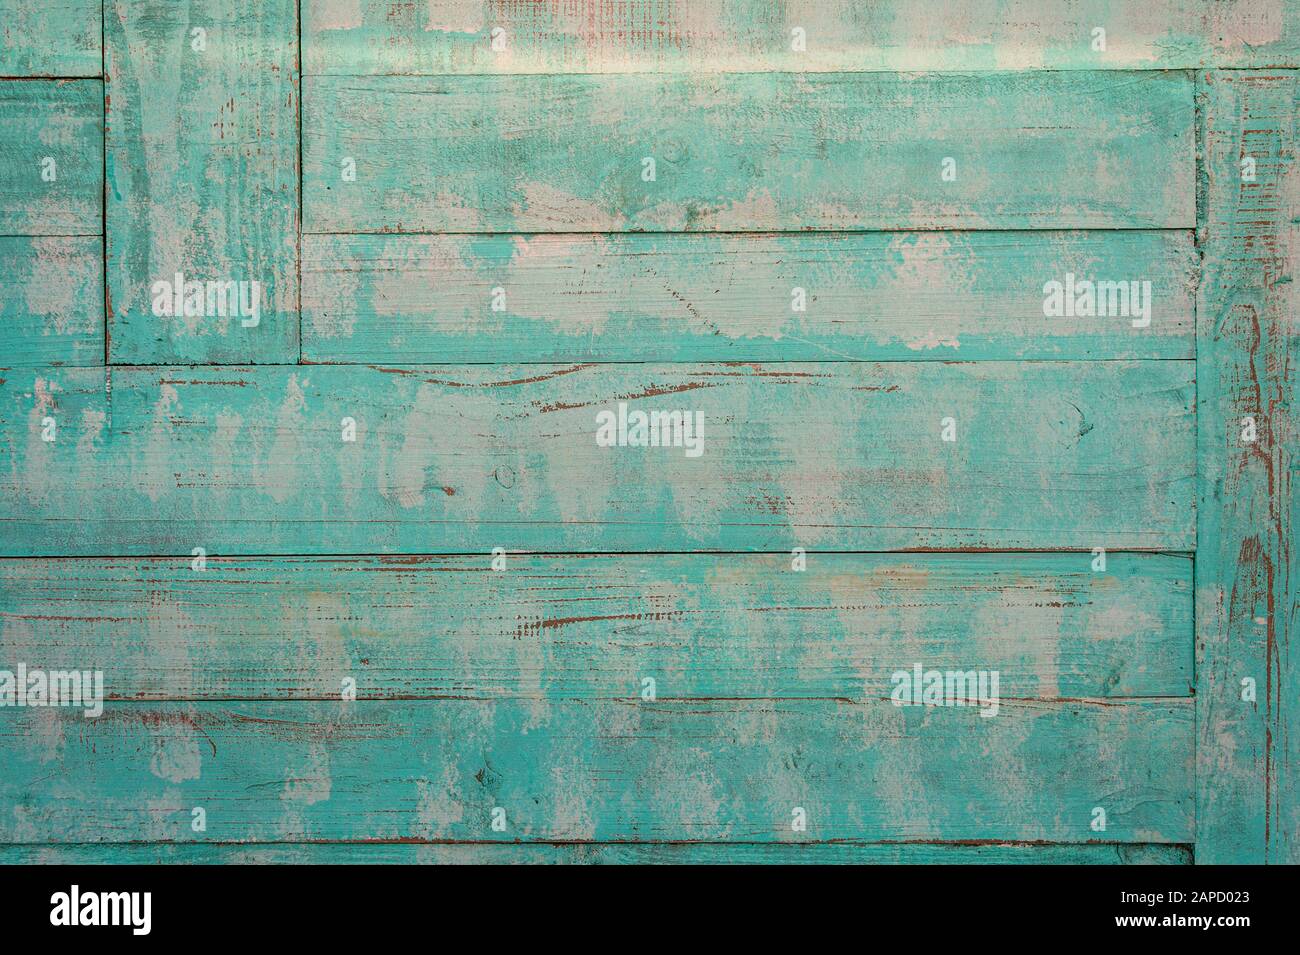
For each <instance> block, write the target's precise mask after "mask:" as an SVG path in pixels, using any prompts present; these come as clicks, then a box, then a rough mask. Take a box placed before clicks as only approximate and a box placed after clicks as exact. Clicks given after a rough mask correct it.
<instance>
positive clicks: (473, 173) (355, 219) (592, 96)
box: [303, 73, 1195, 232]
mask: <svg viewBox="0 0 1300 955" xmlns="http://www.w3.org/2000/svg"><path fill="white" fill-rule="evenodd" d="M1194 125H1195V124H1194V117H1193V97H1192V83H1191V80H1190V78H1189V77H1188V76H1187V75H1186V74H1183V73H1109V74H1095V73H1094V74H1085V75H1080V74H1075V73H1038V74H1033V73H1020V74H1016V73H1011V74H953V75H949V74H929V75H911V76H908V75H892V74H864V73H839V74H779V73H774V74H728V75H725V76H724V75H715V76H707V75H696V76H674V75H662V74H656V75H649V76H639V75H624V76H479V77H474V76H467V77H434V78H422V77H332V76H321V77H312V78H311V80H310V81H309V82H308V83H307V85H306V89H305V91H304V102H303V223H304V229H305V231H307V232H442V231H450V232H503V231H504V232H513V231H518V232H623V231H668V232H673V231H681V230H686V231H692V232H710V231H745V232H764V231H772V230H807V229H871V228H902V229H906V228H923V229H945V228H948V229H951V228H961V229H980V228H998V229H1051V228H1084V227H1088V228H1109V227H1123V228H1146V227H1168V228H1183V227H1187V226H1190V225H1192V224H1193V222H1194V220H1195V188H1194V172H1195V166H1194V162H1195V155H1194V144H1193V138H1194V137H1193V132H1194ZM1082 144H1086V146H1087V148H1081V147H1082ZM647 157H650V158H653V159H654V160H655V164H656V165H655V181H653V182H647V181H643V178H642V176H643V171H644V168H645V167H644V166H643V160H644V159H645V158H647ZM945 157H951V158H954V159H956V161H957V179H956V181H952V182H945V181H943V180H942V179H941V168H942V162H943V159H944V158H945ZM346 159H353V160H355V162H356V167H357V169H356V181H355V182H350V181H345V180H344V178H343V173H344V169H343V165H342V164H343V162H344V161H345V160H346ZM1153 169H1158V170H1160V175H1159V176H1158V177H1157V178H1155V179H1154V180H1153V179H1152V177H1151V176H1150V175H1148V171H1149V170H1153Z"/></svg>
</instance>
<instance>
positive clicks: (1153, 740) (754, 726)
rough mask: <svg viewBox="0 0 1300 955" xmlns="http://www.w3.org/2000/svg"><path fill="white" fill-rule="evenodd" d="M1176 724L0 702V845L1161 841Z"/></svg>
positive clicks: (1174, 804)
mask: <svg viewBox="0 0 1300 955" xmlns="http://www.w3.org/2000/svg"><path fill="white" fill-rule="evenodd" d="M1192 722H1193V721H1192V704H1191V701H1190V700H1177V701H1143V702H1128V703H1113V702H1109V703H1086V702H1071V703H1042V702H1034V703H1023V704H1009V703H1004V704H1003V705H1002V707H1001V709H1000V710H999V712H998V715H997V716H995V717H993V718H991V719H986V718H984V717H982V716H981V715H980V714H979V712H978V711H977V710H975V709H972V708H969V707H934V706H894V705H893V704H891V703H889V702H883V701H878V702H874V703H868V704H860V703H845V702H836V701H824V700H788V701H779V702H773V701H751V700H691V701H677V702H665V701H662V700H660V701H657V702H643V701H636V702H630V701H629V702H611V701H604V702H587V703H577V702H568V703H550V702H538V701H528V700H499V701H472V700H438V701H434V702H427V701H426V702H412V701H398V702H386V701H385V702H356V703H315V702H290V703H268V702H260V703H258V702H249V703H234V704H217V703H170V704H141V703H116V704H113V703H110V704H108V706H107V708H106V709H105V711H104V713H103V714H102V715H101V716H100V717H99V718H98V719H96V720H88V719H85V718H84V717H83V716H82V714H81V713H80V711H76V712H74V711H71V710H69V709H66V708H50V707H43V708H41V707H38V708H31V707H19V708H8V709H3V710H0V754H2V755H0V760H3V763H2V764H0V765H2V766H3V769H4V772H2V773H0V841H4V842H50V841H60V842H123V841H139V840H142V839H143V840H148V841H176V842H202V841H206V840H208V839H213V840H219V841H223V842H229V841H262V842H264V841H297V840H317V839H325V840H355V839H403V838H416V839H453V840H469V839H472V840H482V841H493V840H496V841H502V842H515V841H523V842H528V841H536V840H540V841H556V840H570V839H573V840H596V841H610V840H617V841H662V840H674V841H676V840H707V841H717V840H736V841H752V842H777V841H795V842H797V841H800V840H803V839H808V840H812V841H833V840H836V839H856V840H864V841H881V840H896V839H897V840H917V839H927V840H928V839H941V840H948V841H952V840H964V839H978V840H991V841H999V840H1008V839H1010V840H1016V841H1026V840H1033V841H1049V842H1089V841H1092V840H1095V839H1097V838H1099V837H1100V838H1104V839H1105V840H1106V841H1107V842H1143V843H1150V842H1172V843H1180V844H1185V843H1187V842H1190V841H1191V835H1192V811H1191V803H1192V785H1193V783H1192V764H1193V745H1192V735H1193V726H1192ZM196 806H201V807H203V809H204V810H205V812H206V831H204V832H202V833H195V832H194V831H193V830H192V828H191V819H192V815H191V811H192V809H193V808H194V807H196ZM495 807H500V808H503V809H504V810H505V823H506V827H505V829H504V830H503V831H494V830H493V829H492V826H491V814H492V810H493V809H494V808H495ZM794 807H802V808H804V809H805V810H806V813H807V817H808V823H807V830H806V832H793V831H791V822H792V818H793V817H792V810H793V808H794ZM1097 807H1100V808H1102V809H1104V810H1106V829H1105V832H1104V834H1103V833H1100V832H1098V831H1095V830H1094V829H1093V828H1092V820H1093V818H1094V813H1093V810H1094V808H1097Z"/></svg>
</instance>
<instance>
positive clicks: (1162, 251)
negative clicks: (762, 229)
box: [302, 232, 1197, 364]
mask: <svg viewBox="0 0 1300 955" xmlns="http://www.w3.org/2000/svg"><path fill="white" fill-rule="evenodd" d="M1196 262H1197V260H1196V256H1195V251H1194V249H1193V246H1192V234H1191V232H1111V233H1107V232H1006V233H990V232H972V233H965V232H963V233H954V234H948V235H939V234H935V233H905V234H878V233H863V234H852V235H844V234H818V235H802V234H785V235H767V236H762V235H707V234H687V235H670V234H658V235H515V236H508V235H501V236H463V235H420V236H393V235H389V236H379V235H328V236H321V235H310V236H306V237H305V238H304V240H303V263H302V295H303V346H302V348H303V358H304V359H305V360H307V361H310V362H379V363H394V364H402V363H426V362H427V363H436V362H457V361H466V362H501V361H505V362H516V361H629V360H636V361H692V360H695V361H706V360H724V361H725V360H732V361H736V360H739V361H763V360H784V361H817V360H820V359H836V358H843V359H856V360H884V359H898V360H914V359H931V358H933V359H954V358H956V359H961V360H965V361H970V360H987V359H993V360H996V359H1026V358H1029V359H1043V358H1047V359H1113V358H1192V357H1194V356H1195V318H1194V315H1195V310H1194V291H1193V289H1194V268H1195V265H1196ZM1071 275H1074V276H1075V278H1076V280H1079V281H1087V282H1108V283H1111V285H1110V286H1107V295H1105V296H1103V298H1104V299H1105V302H1104V305H1103V308H1102V309H1101V310H1100V312H1101V313H1100V314H1099V315H1090V316H1086V317H1083V316H1075V315H1073V314H1071V315H1070V316H1064V315H1055V314H1054V315H1052V316H1051V317H1047V316H1045V315H1044V311H1045V304H1046V305H1047V310H1050V306H1051V304H1052V303H1050V302H1047V301H1046V300H1047V299H1048V298H1049V296H1047V295H1045V294H1044V291H1043V289H1044V286H1045V285H1046V284H1047V283H1050V282H1059V283H1062V284H1064V283H1066V282H1067V281H1068V280H1069V276H1071ZM1133 282H1136V283H1138V284H1137V289H1138V293H1139V295H1138V297H1136V298H1130V291H1131V288H1132V286H1131V285H1130V284H1128V283H1133ZM1143 282H1149V283H1150V286H1149V289H1148V287H1146V286H1144V285H1143V284H1142V283H1143ZM1115 283H1123V285H1122V288H1121V287H1120V285H1117V284H1115ZM1112 288H1113V290H1114V291H1113V295H1114V296H1115V298H1114V300H1113V302H1112V300H1111V298H1110V294H1111V292H1110V290H1111V289H1112ZM496 289H500V290H501V295H502V296H503V300H501V301H500V303H499V304H500V306H501V307H500V309H497V308H495V306H494V290H496ZM800 289H801V290H802V292H800V291H797V290H800ZM1148 291H1149V297H1148ZM1121 292H1122V296H1123V297H1122V299H1121V298H1120V295H1121ZM801 298H802V301H801V300H800V299H801ZM1139 305H1140V306H1142V308H1135V306H1139ZM1143 308H1145V309H1146V311H1145V313H1143ZM1073 311H1074V309H1071V312H1073Z"/></svg>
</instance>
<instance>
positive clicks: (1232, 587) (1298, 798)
mask: <svg viewBox="0 0 1300 955" xmlns="http://www.w3.org/2000/svg"><path fill="white" fill-rule="evenodd" d="M1201 96H1202V98H1203V101H1204V116H1205V123H1206V135H1205V142H1206V182H1205V186H1206V188H1205V206H1206V217H1205V223H1204V228H1205V230H1206V232H1205V280H1204V284H1203V287H1202V295H1201V304H1200V308H1199V312H1198V314H1199V316H1200V328H1199V352H1198V364H1199V367H1200V374H1199V398H1198V400H1199V403H1200V415H1199V420H1200V441H1199V448H1200V470H1199V473H1200V480H1201V486H1200V512H1199V513H1200V525H1199V538H1198V542H1197V560H1196V579H1197V583H1196V591H1197V630H1198V642H1199V645H1200V663H1199V666H1198V673H1199V674H1200V678H1199V681H1198V689H1197V700H1198V704H1199V713H1198V726H1199V727H1200V738H1199V745H1198V758H1199V768H1198V777H1199V780H1200V792H1199V795H1198V829H1197V840H1196V857H1197V861H1198V862H1204V863H1261V862H1276V863H1292V864H1294V863H1296V862H1300V703H1298V702H1297V701H1298V700H1300V667H1297V665H1296V663H1295V661H1293V660H1292V659H1291V656H1290V653H1291V649H1292V644H1293V640H1292V636H1293V634H1294V633H1295V629H1296V626H1297V594H1298V593H1300V569H1298V568H1297V564H1296V562H1297V556H1296V550H1295V547H1294V545H1293V536H1294V533H1295V529H1296V527H1297V525H1298V523H1300V522H1298V521H1297V514H1296V507H1297V502H1296V496H1295V494H1294V491H1293V489H1292V481H1293V478H1294V476H1295V473H1296V470H1297V468H1298V467H1300V458H1298V457H1297V447H1298V446H1300V430H1298V429H1297V419H1296V413H1295V408H1296V403H1297V399H1298V397H1300V396H1298V395H1297V357H1298V355H1300V351H1298V349H1300V337H1298V336H1297V331H1296V316H1297V315H1300V292H1297V285H1296V279H1297V274H1296V265H1297V262H1300V164H1298V163H1297V153H1298V152H1300V126H1298V125H1297V116H1298V115H1300V75H1298V74H1296V73H1294V72H1265V73H1217V72H1214V73H1207V74H1205V75H1204V76H1203V77H1202V78H1201ZM1247 160H1250V161H1251V162H1246V161H1247ZM1251 163H1253V165H1254V169H1253V178H1251V177H1250V176H1249V172H1250V168H1249V167H1250V165H1251ZM1246 418H1251V419H1253V420H1254V423H1255V430H1256V432H1257V434H1256V435H1254V436H1253V438H1254V440H1248V439H1249V438H1251V437H1252V436H1251V435H1249V434H1248V433H1247V429H1248V428H1249V424H1247V423H1246V422H1245V419H1246ZM1247 680H1250V681H1253V682H1254V685H1255V694H1254V697H1253V699H1245V698H1244V697H1245V696H1246V695H1247V694H1246V687H1244V685H1243V681H1247Z"/></svg>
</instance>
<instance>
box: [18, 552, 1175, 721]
mask: <svg viewBox="0 0 1300 955" xmlns="http://www.w3.org/2000/svg"><path fill="white" fill-rule="evenodd" d="M1091 560H1092V558H1091V556H1090V555H1088V554H960V555H953V554H899V555H890V554H818V555H816V556H814V557H813V558H812V559H811V561H810V562H809V565H808V567H807V569H806V570H805V571H802V572H796V571H793V570H792V569H791V566H790V558H789V557H788V556H785V555H772V554H750V555H736V554H721V555H705V554H653V555H644V556H638V555H619V556H593V555H564V556H559V555H551V556H519V557H515V558H512V559H510V561H509V564H508V567H507V570H506V571H505V572H495V571H493V570H492V569H491V565H490V560H489V559H488V558H486V557H446V558H435V557H414V558H412V557H395V558H361V559H347V558H335V557H322V558H289V559H267V558H262V559H247V558H229V559H210V560H208V561H207V564H206V569H205V570H203V571H201V572H195V571H193V570H192V569H191V558H189V557H184V558H171V559H163V558H151V559H136V560H104V559H91V560H76V561H69V560H66V559H64V560H39V561H33V560H3V561H0V607H3V608H4V609H3V610H2V611H0V650H2V651H3V652H4V653H6V654H7V655H9V656H11V657H14V658H17V659H23V660H25V661H27V663H28V665H29V666H32V667H39V668H43V669H46V670H62V669H67V668H70V667H72V666H74V665H75V664H76V663H77V661H82V660H94V661H99V663H97V666H101V667H102V668H103V669H104V672H105V683H106V686H107V689H106V693H107V695H108V696H109V697H110V698H111V699H126V700H135V699H151V700H166V699H203V700H221V699H240V700H248V699H310V698H315V699H333V698H337V696H338V693H339V689H340V686H341V681H342V680H344V679H346V678H348V677H350V676H351V677H354V678H355V679H356V680H357V695H358V697H362V698H367V699H379V698H383V699H398V698H439V697H466V696H468V697H475V698H478V697H491V698H496V697H512V698H527V699H536V700H548V699H551V700H555V699H623V698H627V697H628V696H629V695H635V693H637V692H639V691H640V689H641V678H642V677H643V676H647V675H648V676H652V677H654V678H655V680H656V684H657V690H656V692H657V695H658V697H659V698H660V699H668V698H672V699H677V698H697V697H699V698H706V699H707V698H720V697H735V698H741V699H751V698H752V699H759V698H765V697H774V698H781V699H785V698H800V697H805V698H815V697H820V698H835V699H851V700H864V699H873V698H885V697H888V695H889V692H890V690H891V689H892V686H893V684H892V683H891V682H890V676H891V674H892V673H893V672H895V671H897V670H899V669H908V668H910V667H911V666H912V664H913V663H914V662H918V661H928V663H927V665H931V664H932V665H934V666H937V667H939V668H942V669H950V668H952V667H955V666H956V664H958V663H959V662H960V661H961V660H962V659H964V658H965V657H966V656H967V655H969V654H970V653H972V652H978V654H979V656H980V658H981V659H982V660H984V661H985V666H986V667H988V668H991V669H996V670H998V671H999V673H1000V674H1001V675H1000V692H1001V694H1002V695H1003V696H1004V697H1006V698H1008V699H1012V698H1025V699H1028V698H1033V699H1061V698H1080V697H1096V698H1102V697H1114V698H1121V697H1185V696H1189V695H1190V694H1191V691H1192V685H1193V681H1194V673H1193V661H1192V648H1193V641H1192V587H1191V571H1192V562H1191V561H1190V560H1189V559H1188V558H1186V557H1176V556H1170V555H1166V554H1122V553H1114V554H1111V555H1109V557H1108V564H1107V569H1106V572H1105V573H1097V572H1094V571H1093V570H1092V569H1091V566H1090V564H1091ZM467 634H472V635H473V636H472V638H467V637H466V635H467Z"/></svg>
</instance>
